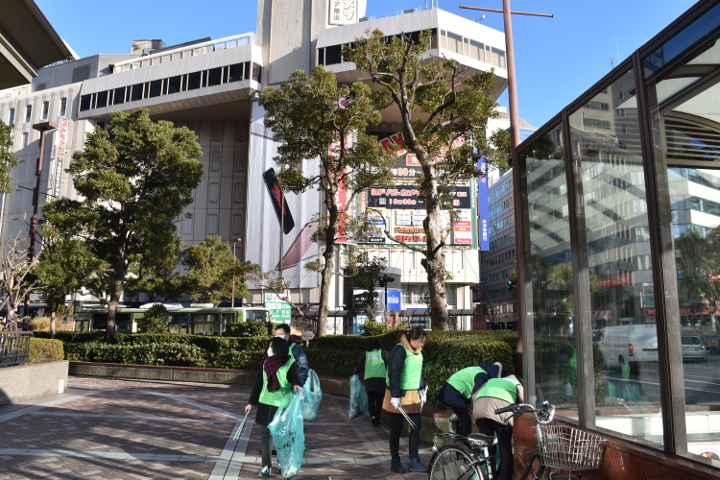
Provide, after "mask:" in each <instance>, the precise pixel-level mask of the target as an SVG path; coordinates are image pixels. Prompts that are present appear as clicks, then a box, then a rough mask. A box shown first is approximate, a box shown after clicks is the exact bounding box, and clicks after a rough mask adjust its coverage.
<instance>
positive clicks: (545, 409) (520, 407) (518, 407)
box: [495, 402, 555, 425]
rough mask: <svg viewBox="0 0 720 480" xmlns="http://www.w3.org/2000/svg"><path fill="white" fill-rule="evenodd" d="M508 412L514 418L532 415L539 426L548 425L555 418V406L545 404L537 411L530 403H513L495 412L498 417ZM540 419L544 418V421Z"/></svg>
mask: <svg viewBox="0 0 720 480" xmlns="http://www.w3.org/2000/svg"><path fill="white" fill-rule="evenodd" d="M507 412H512V414H513V416H516V417H519V416H521V415H523V414H524V413H532V414H533V417H535V422H537V424H538V425H547V424H548V423H550V422H552V419H553V417H554V416H555V405H550V403H548V402H543V404H542V408H540V409H537V408H535V407H533V406H532V405H530V404H529V403H512V404H510V405H508V406H507V407H503V408H498V409H497V410H495V414H496V415H500V414H501V413H507ZM540 417H544V418H543V420H540Z"/></svg>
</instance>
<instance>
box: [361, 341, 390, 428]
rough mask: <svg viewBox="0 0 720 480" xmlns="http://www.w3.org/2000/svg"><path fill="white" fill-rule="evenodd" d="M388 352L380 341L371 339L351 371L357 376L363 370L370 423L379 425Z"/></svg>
mask: <svg viewBox="0 0 720 480" xmlns="http://www.w3.org/2000/svg"><path fill="white" fill-rule="evenodd" d="M387 361H388V352H387V350H384V349H383V348H382V345H380V339H379V338H377V337H372V338H371V339H370V341H369V342H368V346H367V349H366V351H365V354H364V355H363V356H362V358H361V359H360V361H359V362H358V364H357V365H356V366H355V370H353V375H359V374H360V372H362V371H363V370H365V375H364V377H363V380H364V383H365V391H366V392H367V395H368V404H369V405H368V407H369V410H370V417H371V418H372V419H371V423H372V424H373V425H380V414H381V413H382V403H383V397H385V388H386V385H385V381H386V379H387Z"/></svg>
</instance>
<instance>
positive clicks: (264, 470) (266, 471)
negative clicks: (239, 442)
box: [258, 465, 270, 477]
mask: <svg viewBox="0 0 720 480" xmlns="http://www.w3.org/2000/svg"><path fill="white" fill-rule="evenodd" d="M269 476H270V467H268V466H267V465H265V466H264V467H263V468H262V470H260V473H258V477H269Z"/></svg>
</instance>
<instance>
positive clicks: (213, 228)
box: [207, 214, 218, 235]
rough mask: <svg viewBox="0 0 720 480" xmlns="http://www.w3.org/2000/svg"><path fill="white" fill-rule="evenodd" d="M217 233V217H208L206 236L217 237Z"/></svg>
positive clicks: (212, 215) (213, 215)
mask: <svg viewBox="0 0 720 480" xmlns="http://www.w3.org/2000/svg"><path fill="white" fill-rule="evenodd" d="M217 231H218V216H217V215H215V214H211V215H208V217H207V234H208V235H217Z"/></svg>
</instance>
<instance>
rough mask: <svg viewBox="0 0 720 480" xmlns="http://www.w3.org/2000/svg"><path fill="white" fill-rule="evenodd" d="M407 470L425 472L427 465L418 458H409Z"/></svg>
mask: <svg viewBox="0 0 720 480" xmlns="http://www.w3.org/2000/svg"><path fill="white" fill-rule="evenodd" d="M408 470H410V471H411V472H427V465H425V464H423V463H422V462H421V461H420V459H419V458H411V459H410V468H408Z"/></svg>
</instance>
